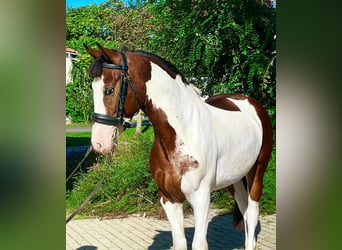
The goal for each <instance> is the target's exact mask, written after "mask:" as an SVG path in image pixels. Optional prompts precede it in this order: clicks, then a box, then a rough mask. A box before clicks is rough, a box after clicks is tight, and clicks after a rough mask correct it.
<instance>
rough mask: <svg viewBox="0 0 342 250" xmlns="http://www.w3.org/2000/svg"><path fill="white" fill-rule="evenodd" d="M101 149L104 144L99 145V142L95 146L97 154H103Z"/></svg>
mask: <svg viewBox="0 0 342 250" xmlns="http://www.w3.org/2000/svg"><path fill="white" fill-rule="evenodd" d="M101 149H102V144H101V143H99V142H97V143H96V144H95V150H96V151H97V152H101Z"/></svg>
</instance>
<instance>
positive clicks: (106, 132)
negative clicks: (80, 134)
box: [91, 76, 119, 153]
mask: <svg viewBox="0 0 342 250" xmlns="http://www.w3.org/2000/svg"><path fill="white" fill-rule="evenodd" d="M92 88H93V98H94V112H95V113H99V114H104V115H105V114H106V107H105V105H104V103H103V97H104V82H103V76H101V77H96V78H95V79H94V81H93V83H92ZM118 135H119V130H118V128H117V127H114V126H110V125H105V124H100V123H97V122H95V123H94V124H93V127H92V133H91V144H92V145H93V147H94V149H95V150H96V151H97V152H100V153H106V152H110V151H111V150H114V149H115V148H116V146H115V144H116V142H115V140H116V138H117V137H118Z"/></svg>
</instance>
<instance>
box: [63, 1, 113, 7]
mask: <svg viewBox="0 0 342 250" xmlns="http://www.w3.org/2000/svg"><path fill="white" fill-rule="evenodd" d="M103 2H106V0H66V7H73V8H77V7H81V6H87V5H91V4H93V3H94V4H101V3H103Z"/></svg>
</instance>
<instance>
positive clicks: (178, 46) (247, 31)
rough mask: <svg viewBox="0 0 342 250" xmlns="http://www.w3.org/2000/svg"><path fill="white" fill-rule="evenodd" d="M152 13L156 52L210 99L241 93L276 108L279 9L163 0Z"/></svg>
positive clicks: (245, 3)
mask: <svg viewBox="0 0 342 250" xmlns="http://www.w3.org/2000/svg"><path fill="white" fill-rule="evenodd" d="M152 11H153V12H154V13H155V18H154V20H153V22H154V23H155V26H154V27H155V29H154V30H153V31H152V32H153V34H154V36H153V38H152V40H151V44H152V48H153V49H154V51H155V52H156V53H159V54H160V55H162V56H164V57H166V58H167V59H169V60H170V61H172V62H173V63H174V64H175V65H177V66H178V67H179V68H180V69H182V70H183V71H184V73H185V75H187V76H188V77H189V78H190V79H195V80H196V81H195V82H194V83H195V84H197V85H199V87H200V88H202V89H204V90H205V94H208V95H213V94H218V93H232V92H239V93H244V94H247V95H250V96H253V97H255V98H256V99H258V100H260V101H261V102H262V103H265V104H266V105H267V107H273V106H275V9H273V8H272V7H270V5H269V4H260V3H258V2H256V1H241V0H233V1H229V2H227V1H209V0H204V1H191V2H190V1H171V0H163V1H159V2H158V3H157V4H155V5H154V6H153V7H152ZM180 20H181V21H180Z"/></svg>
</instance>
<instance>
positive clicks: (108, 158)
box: [66, 130, 119, 224]
mask: <svg viewBox="0 0 342 250" xmlns="http://www.w3.org/2000/svg"><path fill="white" fill-rule="evenodd" d="M116 133H117V134H115V135H114V137H115V140H114V141H113V144H114V150H113V152H114V151H115V149H116V148H117V146H118V133H119V132H118V130H117V131H116ZM91 150H92V146H89V148H88V151H87V152H86V154H85V156H84V158H83V159H82V161H81V162H80V163H79V164H78V166H77V167H76V168H78V167H79V166H80V165H81V163H82V162H83V161H84V160H85V158H87V156H88V155H89V153H90V152H91ZM112 159H113V153H111V154H109V155H108V156H107V157H106V165H108V166H106V167H105V171H104V173H103V176H102V178H101V179H100V180H99V181H98V182H97V184H96V186H95V188H94V189H93V191H92V192H91V193H90V194H89V195H88V197H87V198H86V199H85V200H84V202H83V203H82V204H81V205H80V206H79V207H78V208H76V209H75V211H74V212H73V213H72V214H70V215H69V216H68V218H67V219H66V224H68V222H69V221H71V220H72V218H74V217H75V215H76V214H78V213H79V212H80V211H81V210H82V209H83V208H84V207H85V205H87V203H88V202H89V201H90V199H91V198H92V197H93V196H94V194H95V193H96V192H97V191H98V190H99V189H100V187H101V185H102V183H103V181H104V179H105V178H106V176H107V174H108V170H109V167H110V166H111V163H112ZM75 171H76V170H74V171H73V173H74V172H75ZM73 173H72V174H73ZM72 174H71V175H69V177H68V179H70V178H71V176H72ZM68 179H67V180H68Z"/></svg>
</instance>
